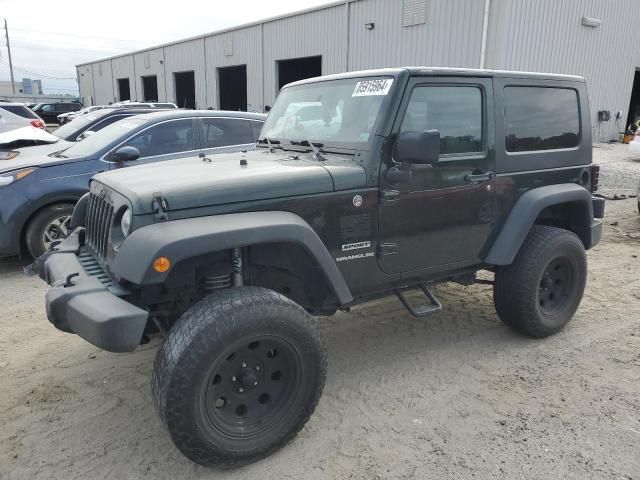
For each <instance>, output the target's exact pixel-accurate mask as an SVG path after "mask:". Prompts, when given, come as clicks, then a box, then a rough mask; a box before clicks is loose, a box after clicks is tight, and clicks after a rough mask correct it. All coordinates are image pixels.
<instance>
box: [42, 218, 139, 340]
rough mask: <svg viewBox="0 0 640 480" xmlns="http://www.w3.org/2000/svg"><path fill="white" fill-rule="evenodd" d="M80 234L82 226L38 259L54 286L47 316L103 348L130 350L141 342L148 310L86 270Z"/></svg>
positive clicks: (47, 300)
mask: <svg viewBox="0 0 640 480" xmlns="http://www.w3.org/2000/svg"><path fill="white" fill-rule="evenodd" d="M80 230H81V229H80ZM79 235H80V231H79V230H77V231H76V232H74V233H72V234H71V235H70V236H69V238H67V239H66V240H65V241H64V242H62V243H61V244H60V245H59V246H58V247H57V248H56V250H55V251H53V252H48V253H45V255H44V256H43V257H44V258H43V257H41V259H42V260H41V261H40V262H39V265H38V262H37V263H36V270H37V271H38V273H39V274H40V275H41V276H42V277H43V278H44V279H45V280H46V281H47V283H48V284H49V285H51V287H52V288H51V289H50V290H49V291H48V292H47V294H46V307H47V317H48V318H49V321H50V322H51V323H53V324H54V325H55V327H56V328H58V329H59V330H62V331H64V332H70V333H75V334H77V335H79V336H80V337H82V338H83V339H85V340H86V341H88V342H89V343H92V344H93V345H95V346H97V347H99V348H102V349H103V350H108V351H110V352H130V351H132V350H134V349H135V348H136V347H137V346H138V345H139V344H140V339H141V338H142V335H143V332H144V327H145V325H146V323H147V317H148V312H146V311H145V310H142V309H141V308H138V307H136V306H135V305H132V304H130V303H128V302H126V301H125V300H123V299H122V298H120V297H118V296H116V295H114V294H113V293H111V291H109V289H108V288H107V287H106V286H105V285H104V284H103V282H101V281H100V280H99V279H98V278H96V277H94V276H91V275H88V274H87V273H86V272H85V270H84V269H83V267H82V264H81V263H80V260H79V259H78V255H79V253H80V242H79ZM45 256H46V257H45ZM39 260H40V259H39ZM71 275H73V276H72V277H70V276H71Z"/></svg>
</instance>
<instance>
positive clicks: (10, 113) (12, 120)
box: [0, 102, 45, 133]
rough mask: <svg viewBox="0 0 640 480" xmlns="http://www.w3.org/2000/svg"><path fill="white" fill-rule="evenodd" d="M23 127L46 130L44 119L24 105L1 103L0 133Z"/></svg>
mask: <svg viewBox="0 0 640 480" xmlns="http://www.w3.org/2000/svg"><path fill="white" fill-rule="evenodd" d="M22 127H36V128H43V129H44V128H45V125H44V122H43V121H42V119H41V118H40V117H39V116H38V115H37V114H36V113H34V112H33V111H32V110H31V109H30V108H28V107H26V106H25V105H24V104H22V103H13V102H0V133H3V132H8V131H10V130H15V129H16V128H22Z"/></svg>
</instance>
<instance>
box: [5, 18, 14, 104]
mask: <svg viewBox="0 0 640 480" xmlns="http://www.w3.org/2000/svg"><path fill="white" fill-rule="evenodd" d="M4 34H5V37H6V38H7V51H8V52H9V73H10V74H11V90H12V91H13V94H14V95H15V94H16V84H15V83H14V82H13V62H12V61H11V46H10V45H9V28H7V19H6V18H5V19H4Z"/></svg>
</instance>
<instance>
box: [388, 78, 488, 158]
mask: <svg viewBox="0 0 640 480" xmlns="http://www.w3.org/2000/svg"><path fill="white" fill-rule="evenodd" d="M426 130H439V131H440V154H441V155H447V154H461V153H473V152H481V151H482V150H483V141H482V91H481V90H480V88H478V87H474V86H444V85H442V86H441V85H429V86H419V87H416V88H415V89H414V90H413V92H412V93H411V98H410V100H409V104H408V106H407V111H406V113H405V117H404V120H403V121H402V126H401V127H400V131H401V132H416V131H417V132H422V131H426Z"/></svg>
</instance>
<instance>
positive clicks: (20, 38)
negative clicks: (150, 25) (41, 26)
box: [11, 35, 131, 51]
mask: <svg viewBox="0 0 640 480" xmlns="http://www.w3.org/2000/svg"><path fill="white" fill-rule="evenodd" d="M14 39H18V40H20V41H22V40H28V41H30V42H33V41H34V39H33V38H28V37H20V36H16V35H11V40H14ZM35 41H36V42H42V44H58V45H64V46H67V47H75V46H77V45H78V42H75V43H72V42H59V41H57V40H48V39H47V40H37V39H35ZM12 43H13V42H12ZM25 45H39V44H38V43H27V44H25ZM54 48H55V47H54ZM130 48H131V47H121V46H118V47H115V46H112V47H108V46H107V47H106V48H105V47H93V48H91V49H90V48H82V47H80V48H78V50H123V51H124V50H130Z"/></svg>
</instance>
